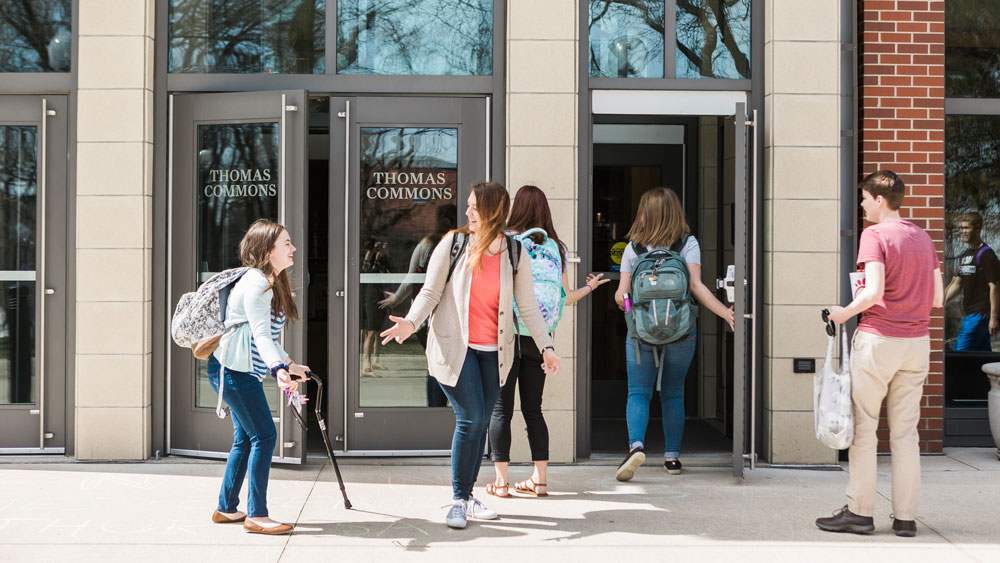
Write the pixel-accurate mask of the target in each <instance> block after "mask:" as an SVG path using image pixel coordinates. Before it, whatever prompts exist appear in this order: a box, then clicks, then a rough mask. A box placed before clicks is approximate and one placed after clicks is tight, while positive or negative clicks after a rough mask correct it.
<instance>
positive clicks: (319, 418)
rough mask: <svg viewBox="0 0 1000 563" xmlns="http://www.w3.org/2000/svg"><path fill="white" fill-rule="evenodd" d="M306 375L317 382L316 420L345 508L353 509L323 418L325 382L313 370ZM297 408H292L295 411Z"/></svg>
mask: <svg viewBox="0 0 1000 563" xmlns="http://www.w3.org/2000/svg"><path fill="white" fill-rule="evenodd" d="M306 376H307V377H309V379H312V380H313V381H315V382H316V403H315V405H314V409H315V412H316V422H317V423H318V424H319V429H320V435H322V436H323V445H324V446H326V453H327V455H328V456H329V457H330V461H332V462H333V471H334V472H335V473H336V474H337V482H338V483H339V484H340V493H341V494H342V495H344V508H346V509H347V510H350V509H351V501H350V500H349V499H348V498H347V489H346V488H345V487H344V478H343V477H341V475H340V466H339V465H337V457H336V456H335V455H333V445H332V444H331V443H330V435H329V434H327V432H326V421H325V420H323V413H322V412H321V411H322V410H323V382H322V381H321V380H320V378H319V376H318V375H316V374H315V373H313V372H311V371H310V372H307V373H306ZM294 410H295V409H292V411H294Z"/></svg>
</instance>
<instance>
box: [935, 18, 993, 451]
mask: <svg viewBox="0 0 1000 563" xmlns="http://www.w3.org/2000/svg"><path fill="white" fill-rule="evenodd" d="M998 7H1000V2H997V1H996V0H992V1H990V2H982V1H972V0H949V1H948V2H946V3H945V50H944V53H945V71H944V74H945V84H944V85H945V97H946V98H947V99H946V101H945V109H946V115H945V155H944V170H945V177H944V182H945V192H944V195H945V202H944V205H945V208H944V211H945V240H944V258H945V260H944V264H943V267H944V283H945V308H944V339H945V342H944V379H945V380H944V394H945V407H950V408H984V407H985V406H986V396H987V393H988V391H989V387H990V385H989V382H988V380H987V378H986V377H985V376H984V375H983V373H982V365H983V364H985V363H988V362H996V361H1000V329H997V325H998V324H1000V318H998V317H1000V315H998V314H996V312H997V310H998V308H1000V303H998V301H1000V295H998V293H1000V262H998V260H997V255H996V252H995V249H997V248H998V247H1000V200H998V199H997V196H996V194H997V193H1000V11H998V10H997V9H996V8H998ZM970 98H971V99H970ZM991 286H992V287H991ZM963 416H964V417H968V416H969V415H963ZM948 428H949V426H947V425H946V434H947V436H946V439H947V438H948V437H949V436H951V437H952V442H953V443H956V444H958V443H960V442H958V441H957V440H962V439H964V438H966V436H964V435H963V432H966V431H969V432H972V430H968V429H970V428H972V427H971V426H969V424H964V425H962V424H956V425H955V426H954V429H953V430H952V431H950V432H949V431H948V430H947V429H948ZM963 429H965V430H963ZM960 430H961V431H960ZM988 442H989V440H988V438H985V439H984V440H983V441H982V443H988ZM961 443H963V444H964V443H966V442H961Z"/></svg>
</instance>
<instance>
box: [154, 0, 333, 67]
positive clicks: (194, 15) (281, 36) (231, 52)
mask: <svg viewBox="0 0 1000 563" xmlns="http://www.w3.org/2000/svg"><path fill="white" fill-rule="evenodd" d="M169 26H170V28H169V35H170V66H169V72H190V73H244V74H254V73H260V74H271V73H281V74H322V73H323V72H324V62H325V57H324V54H325V51H326V0H171V2H170V21H169Z"/></svg>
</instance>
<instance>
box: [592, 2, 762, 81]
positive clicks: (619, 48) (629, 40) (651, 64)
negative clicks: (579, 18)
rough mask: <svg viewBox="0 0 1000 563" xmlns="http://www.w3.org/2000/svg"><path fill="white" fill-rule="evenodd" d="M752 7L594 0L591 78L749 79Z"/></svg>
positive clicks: (723, 4) (712, 3) (746, 4)
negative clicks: (665, 38)
mask: <svg viewBox="0 0 1000 563" xmlns="http://www.w3.org/2000/svg"><path fill="white" fill-rule="evenodd" d="M750 10H751V1H750V0H590V76H592V77H595V78H731V79H748V78H750V31H751V29H750V21H751V17H750V16H751V14H750ZM666 14H671V17H672V18H673V21H669V22H668V21H667V19H666ZM664 37H667V40H668V41H671V42H672V44H669V45H668V44H667V42H666V41H664ZM667 57H672V60H665V59H667ZM664 63H666V64H664Z"/></svg>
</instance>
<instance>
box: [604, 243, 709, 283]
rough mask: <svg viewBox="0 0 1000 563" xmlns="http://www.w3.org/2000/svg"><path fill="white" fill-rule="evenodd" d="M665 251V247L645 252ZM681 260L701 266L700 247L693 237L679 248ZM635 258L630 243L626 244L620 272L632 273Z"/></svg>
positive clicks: (652, 248) (647, 248) (653, 248)
mask: <svg viewBox="0 0 1000 563" xmlns="http://www.w3.org/2000/svg"><path fill="white" fill-rule="evenodd" d="M661 248H662V249H667V250H669V247H666V246H657V247H652V246H647V247H646V250H656V249H661ZM679 254H680V255H681V258H683V259H684V261H685V262H687V263H688V264H698V265H699V266H700V265H701V245H699V244H698V239H696V238H694V235H691V236H690V237H688V239H687V242H686V243H684V246H683V247H682V248H681V251H680V253H679ZM636 258H637V256H636V254H635V249H634V248H633V247H632V243H631V242H630V243H628V246H626V247H625V252H623V253H622V267H621V271H622V272H627V273H630V274H631V273H632V266H635V260H636Z"/></svg>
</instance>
